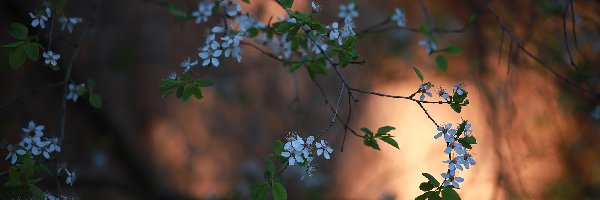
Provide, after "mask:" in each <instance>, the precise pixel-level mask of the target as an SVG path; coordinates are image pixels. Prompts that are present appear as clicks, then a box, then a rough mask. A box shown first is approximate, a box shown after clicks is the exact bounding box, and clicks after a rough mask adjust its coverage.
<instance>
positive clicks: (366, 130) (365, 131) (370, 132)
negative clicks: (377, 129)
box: [360, 128, 373, 137]
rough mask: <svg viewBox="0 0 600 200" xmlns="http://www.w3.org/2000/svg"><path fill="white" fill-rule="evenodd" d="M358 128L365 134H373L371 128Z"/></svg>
mask: <svg viewBox="0 0 600 200" xmlns="http://www.w3.org/2000/svg"><path fill="white" fill-rule="evenodd" d="M360 130H361V131H362V132H364V133H365V134H367V135H373V132H372V131H371V130H369V129H368V128H361V129H360ZM371 137H372V136H371Z"/></svg>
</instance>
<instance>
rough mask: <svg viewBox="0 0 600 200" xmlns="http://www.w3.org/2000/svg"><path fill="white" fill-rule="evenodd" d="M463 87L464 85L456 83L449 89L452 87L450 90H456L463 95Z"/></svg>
mask: <svg viewBox="0 0 600 200" xmlns="http://www.w3.org/2000/svg"><path fill="white" fill-rule="evenodd" d="M463 87H464V86H463V85H462V84H458V85H455V86H452V87H451V89H452V91H454V92H456V93H457V94H458V95H463V94H464V91H463V90H464V89H463Z"/></svg>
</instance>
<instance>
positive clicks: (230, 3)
mask: <svg viewBox="0 0 600 200" xmlns="http://www.w3.org/2000/svg"><path fill="white" fill-rule="evenodd" d="M219 6H221V7H223V8H225V12H226V13H227V16H229V17H234V16H236V15H238V14H239V13H241V12H242V7H241V6H240V5H239V4H238V3H237V0H224V1H221V3H220V4H219Z"/></svg>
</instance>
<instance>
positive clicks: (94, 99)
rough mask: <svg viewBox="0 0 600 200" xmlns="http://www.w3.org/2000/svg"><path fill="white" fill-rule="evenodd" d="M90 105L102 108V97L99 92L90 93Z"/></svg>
mask: <svg viewBox="0 0 600 200" xmlns="http://www.w3.org/2000/svg"><path fill="white" fill-rule="evenodd" d="M89 100H90V105H92V107H94V108H102V98H100V96H99V95H97V94H90V97H89Z"/></svg>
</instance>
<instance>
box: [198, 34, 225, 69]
mask: <svg viewBox="0 0 600 200" xmlns="http://www.w3.org/2000/svg"><path fill="white" fill-rule="evenodd" d="M214 38H215V35H214V34H211V35H210V36H209V37H208V39H207V42H209V41H210V43H207V44H206V45H205V46H204V47H203V48H202V50H201V51H200V53H198V56H199V57H200V58H201V59H202V60H203V61H202V66H207V65H208V64H212V65H213V66H215V67H218V66H219V59H217V58H218V57H219V56H221V54H222V53H223V51H222V50H221V49H219V46H220V45H219V42H217V41H215V40H214Z"/></svg>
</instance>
